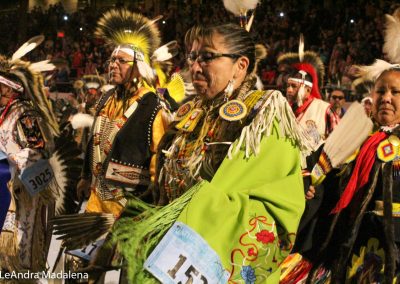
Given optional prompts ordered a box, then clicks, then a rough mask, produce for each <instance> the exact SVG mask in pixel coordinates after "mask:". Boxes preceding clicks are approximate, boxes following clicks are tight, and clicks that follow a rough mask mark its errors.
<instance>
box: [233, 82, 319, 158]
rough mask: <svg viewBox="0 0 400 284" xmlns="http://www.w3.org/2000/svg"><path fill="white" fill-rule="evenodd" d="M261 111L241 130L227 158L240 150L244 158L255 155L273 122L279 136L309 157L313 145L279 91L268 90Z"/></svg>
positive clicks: (268, 133) (269, 131) (268, 134)
mask: <svg viewBox="0 0 400 284" xmlns="http://www.w3.org/2000/svg"><path fill="white" fill-rule="evenodd" d="M266 92H268V98H267V99H266V101H265V103H264V105H263V106H262V107H261V110H260V111H259V112H258V114H257V115H256V117H255V118H254V119H253V121H252V122H251V123H250V124H249V125H248V126H246V127H244V128H243V130H242V133H241V136H240V138H239V140H238V142H235V143H234V144H232V145H231V147H230V148H229V151H228V158H232V156H233V155H236V154H237V153H238V152H239V150H240V149H244V150H245V157H246V158H249V157H250V156H251V155H257V154H258V153H259V151H260V143H261V139H262V137H263V136H267V137H268V136H270V135H271V132H272V128H273V124H274V121H276V122H278V124H279V126H280V127H279V130H278V131H279V135H280V136H281V137H288V138H289V139H291V140H292V141H293V142H294V143H295V144H297V145H298V146H299V148H300V150H301V152H302V154H303V155H309V154H310V153H311V152H312V151H313V150H315V147H316V145H315V143H314V141H313V140H312V138H311V137H309V136H308V135H307V132H306V131H305V130H304V129H303V128H302V127H301V126H300V125H299V124H298V123H297V121H296V118H295V116H294V114H293V111H292V110H291V108H290V106H289V104H288V102H287V101H286V99H285V98H284V97H283V96H282V94H281V93H280V92H279V91H276V90H268V91H266Z"/></svg>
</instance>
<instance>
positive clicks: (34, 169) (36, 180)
mask: <svg viewBox="0 0 400 284" xmlns="http://www.w3.org/2000/svg"><path fill="white" fill-rule="evenodd" d="M53 177H54V173H53V170H52V168H51V166H50V164H49V161H48V160H39V161H37V162H36V163H35V164H33V165H32V166H30V167H29V168H26V169H25V170H23V171H22V173H21V175H20V176H19V178H20V179H21V181H22V183H23V184H24V186H25V188H26V189H27V190H28V192H29V194H30V195H31V196H35V195H36V194H38V193H39V192H41V191H42V190H43V189H45V188H46V186H48V185H49V183H50V181H51V180H52V179H53Z"/></svg>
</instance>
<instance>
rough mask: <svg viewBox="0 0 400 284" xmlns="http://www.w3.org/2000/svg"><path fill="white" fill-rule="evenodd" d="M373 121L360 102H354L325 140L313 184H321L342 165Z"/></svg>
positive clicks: (313, 175)
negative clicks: (331, 172)
mask: <svg viewBox="0 0 400 284" xmlns="http://www.w3.org/2000/svg"><path fill="white" fill-rule="evenodd" d="M372 127H373V123H372V121H371V119H369V118H368V117H367V115H366V114H365V111H364V108H363V107H362V106H361V104H360V103H358V102H354V103H352V105H351V106H350V107H349V109H348V110H347V112H346V114H345V115H344V116H343V118H342V119H341V120H340V122H339V124H338V125H337V127H336V128H335V129H334V130H333V132H332V133H331V134H330V135H329V137H328V139H327V140H326V142H325V145H324V148H323V150H322V154H321V156H320V158H319V160H318V163H317V164H316V165H315V167H314V168H313V170H312V172H311V177H312V180H313V185H319V184H320V183H321V182H322V181H323V179H324V178H325V175H326V174H327V173H328V172H329V171H330V170H331V169H332V168H336V167H338V166H339V165H341V164H342V163H343V162H345V161H346V159H347V158H348V157H350V155H351V154H353V153H354V152H355V151H356V150H357V149H358V148H359V147H360V146H361V144H362V143H363V142H364V141H365V139H366V138H367V137H368V135H369V134H370V133H371V131H372Z"/></svg>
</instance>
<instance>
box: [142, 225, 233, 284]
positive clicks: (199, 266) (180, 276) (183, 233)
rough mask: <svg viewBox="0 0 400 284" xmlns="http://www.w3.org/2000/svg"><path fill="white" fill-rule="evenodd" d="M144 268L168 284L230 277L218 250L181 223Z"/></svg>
mask: <svg viewBox="0 0 400 284" xmlns="http://www.w3.org/2000/svg"><path fill="white" fill-rule="evenodd" d="M144 267H145V268H146V269H147V270H148V271H149V272H150V273H152V274H153V275H154V276H155V277H156V278H157V279H158V280H160V281H161V283H164V284H166V283H168V284H186V283H188V284H189V283H192V284H214V283H215V284H219V283H221V284H222V283H224V284H225V283H226V282H227V281H228V278H229V272H228V271H226V270H225V269H224V268H223V266H222V264H221V260H220V258H219V256H218V255H217V254H216V253H215V251H214V250H213V249H212V248H211V247H210V246H209V245H208V244H207V243H206V242H205V241H204V240H203V238H202V237H201V236H200V235H198V234H197V233H196V232H195V231H193V230H192V229H191V228H190V227H188V226H187V225H185V224H183V223H181V222H176V223H175V224H174V225H173V226H172V227H171V229H169V231H168V232H167V234H166V235H165V236H164V238H163V239H162V240H161V242H160V243H159V244H158V245H157V247H156V248H155V249H154V250H153V252H152V253H151V254H150V256H149V258H148V259H147V260H146V262H145V264H144Z"/></svg>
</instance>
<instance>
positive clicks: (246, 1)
mask: <svg viewBox="0 0 400 284" xmlns="http://www.w3.org/2000/svg"><path fill="white" fill-rule="evenodd" d="M223 1H224V6H225V8H226V10H228V11H229V12H231V13H233V14H234V15H235V16H240V15H241V14H243V13H245V12H247V11H248V10H253V9H255V8H256V7H257V4H258V2H259V0H223Z"/></svg>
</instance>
